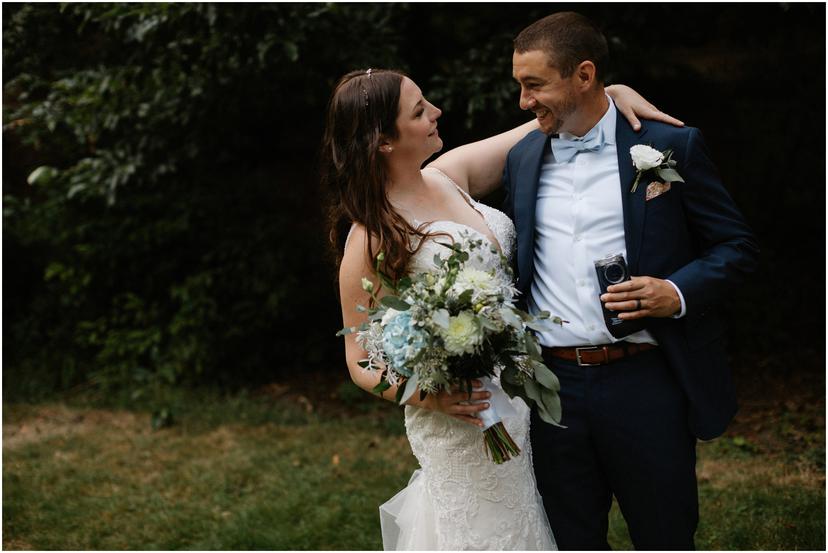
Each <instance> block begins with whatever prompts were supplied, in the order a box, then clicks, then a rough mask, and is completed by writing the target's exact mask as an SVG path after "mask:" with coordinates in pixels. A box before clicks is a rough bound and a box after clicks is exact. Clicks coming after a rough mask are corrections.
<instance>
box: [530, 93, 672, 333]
mask: <svg viewBox="0 0 828 553" xmlns="http://www.w3.org/2000/svg"><path fill="white" fill-rule="evenodd" d="M607 99H608V101H609V108H608V109H607V111H606V113H605V114H604V116H603V117H602V118H601V120H600V121H599V122H598V124H597V125H596V126H601V127H603V128H602V129H599V130H600V131H603V134H604V137H605V140H604V143H605V145H604V147H603V148H601V150H599V151H594V152H590V151H584V152H579V153H577V154H575V156H574V157H573V158H572V159H571V160H569V161H568V162H566V163H560V162H556V160H555V157H554V154H553V153H552V151H551V150H549V152H548V153H547V154H546V155H545V157H544V159H543V165H542V167H541V172H540V182H539V184H538V193H537V205H536V207H535V209H536V212H535V251H534V261H535V273H534V277H533V279H532V287H531V293H530V296H529V311H530V312H531V313H538V312H540V311H549V312H550V313H551V314H552V315H553V316H554V315H557V316H559V317H561V318H562V319H564V320H567V321H569V322H568V323H566V324H564V325H563V327H558V326H556V327H555V328H554V329H553V330H550V331H547V332H541V333H539V339H540V343H541V344H543V345H544V346H547V347H573V346H585V345H598V344H608V343H613V342H618V341H619V340H618V339H616V338H614V337H613V336H612V334H610V332H609V330H607V327H606V324H605V323H604V316H603V312H602V309H601V300H600V299H599V295H600V293H599V288H598V279H597V276H596V274H595V261H596V260H598V259H601V258H604V257H606V256H607V255H611V254H617V253H620V254H623V255H624V258H625V259H626V258H627V246H626V241H625V239H624V210H623V205H622V201H621V181H620V177H619V173H618V155H617V148H616V145H615V122H616V116H617V111H616V109H615V105H614V104H613V102H612V99H610V98H609V97H607ZM561 137H562V138H570V139H571V138H577V137H573V136H571V135H567V134H566V133H561ZM668 282H669V281H668ZM671 284H673V283H671ZM673 286H674V287H675V288H676V291H677V292H678V294H679V298H680V300H681V304H682V309H681V312H680V313H679V315H678V316H683V315H684V313H685V305H684V298H683V297H682V295H681V291H679V290H678V287H676V286H675V284H673ZM623 340H625V341H627V342H633V343H643V342H646V343H650V344H655V345H657V342H656V340H655V338H653V336H652V334H650V333H649V332H648V331H646V330H642V331H640V332H636V333H634V334H631V335H629V336H626V337H624V338H623Z"/></svg>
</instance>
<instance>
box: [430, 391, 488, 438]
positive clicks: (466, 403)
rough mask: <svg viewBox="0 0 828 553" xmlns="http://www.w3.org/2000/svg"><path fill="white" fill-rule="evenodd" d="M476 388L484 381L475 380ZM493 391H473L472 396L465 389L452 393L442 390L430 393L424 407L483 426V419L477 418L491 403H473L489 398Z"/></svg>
mask: <svg viewBox="0 0 828 553" xmlns="http://www.w3.org/2000/svg"><path fill="white" fill-rule="evenodd" d="M472 386H473V387H474V388H481V387H482V386H483V383H482V382H480V381H479V380H473V381H472ZM491 395H492V394H491V393H489V392H487V391H486V390H479V391H476V392H472V393H471V396H469V394H468V393H467V392H465V391H463V390H454V391H452V392H451V393H449V392H446V391H441V392H440V393H439V394H436V395H435V394H429V395H428V396H426V399H425V400H423V403H422V407H425V408H426V409H431V410H432V411H438V412H440V413H443V414H445V415H449V416H450V417H454V418H455V419H458V420H461V421H463V422H466V423H468V424H473V425H474V426H477V427H480V428H482V427H483V421H481V420H480V419H479V418H477V413H479V412H480V411H483V410H485V409H488V408H489V403H488V402H485V403H471V402H476V401H482V400H486V399H489V398H490V397H491Z"/></svg>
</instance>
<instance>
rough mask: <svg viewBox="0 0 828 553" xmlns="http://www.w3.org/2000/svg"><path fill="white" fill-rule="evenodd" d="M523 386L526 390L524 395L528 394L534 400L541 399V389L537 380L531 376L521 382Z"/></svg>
mask: <svg viewBox="0 0 828 553" xmlns="http://www.w3.org/2000/svg"><path fill="white" fill-rule="evenodd" d="M523 388H524V389H525V390H526V395H527V396H529V398H531V399H533V400H535V401H536V402H539V401H540V400H541V389H540V386H538V383H537V382H535V381H534V380H532V379H531V378H527V379H526V382H524V383H523Z"/></svg>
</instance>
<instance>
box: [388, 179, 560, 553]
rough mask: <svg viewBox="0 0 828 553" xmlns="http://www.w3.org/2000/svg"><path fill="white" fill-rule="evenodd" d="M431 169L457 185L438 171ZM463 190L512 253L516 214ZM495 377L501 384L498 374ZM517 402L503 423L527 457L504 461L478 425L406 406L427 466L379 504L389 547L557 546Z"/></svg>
mask: <svg viewBox="0 0 828 553" xmlns="http://www.w3.org/2000/svg"><path fill="white" fill-rule="evenodd" d="M427 171H434V173H435V174H439V176H440V178H443V179H446V180H449V181H450V182H451V183H452V184H454V182H453V181H451V180H450V179H449V178H448V177H447V176H446V175H445V174H443V173H442V172H440V171H437V170H436V169H427ZM454 186H457V185H456V184H455V185H454ZM457 190H458V191H459V193H461V194H463V196H464V197H465V198H466V199H467V201H468V202H469V203H470V205H471V206H472V207H473V208H474V209H475V210H476V211H478V212H479V213H480V214H481V215H482V217H483V219H484V220H485V222H486V225H487V226H488V228H489V230H490V231H491V233H492V235H493V236H494V237H495V238H496V239H497V241H498V243H499V244H500V246H501V248H502V251H503V254H504V255H506V256H507V258H510V256H511V255H512V252H513V250H514V245H515V236H516V234H515V227H514V224H513V223H512V221H511V220H510V219H509V217H507V216H506V215H505V214H504V213H502V212H500V211H498V210H496V209H493V208H491V207H489V206H487V205H484V204H481V203H477V202H475V201H474V200H473V199H472V198H471V197H470V196H468V194H466V193H465V192H464V191H463V190H462V189H461V188H460V187H457ZM428 228H429V230H431V231H442V232H447V233H449V234H451V235H452V236H455V237H456V236H459V233H461V232H472V233H474V234H477V235H479V236H480V237H482V238H487V237H486V236H484V235H481V234H480V233H479V232H478V231H476V230H475V229H472V228H470V227H468V226H465V225H462V224H460V223H455V222H452V221H435V222H433V223H431V224H430V225H429V227H428ZM438 239H439V238H438ZM487 239H488V238H487ZM446 252H447V250H446V249H445V248H444V247H443V246H440V245H439V244H436V243H435V242H434V239H430V240H428V242H426V243H425V244H424V245H423V247H422V248H421V249H420V250H419V252H417V254H416V255H415V256H414V258H413V259H412V262H411V264H410V267H411V271H410V272H412V273H416V272H421V271H426V270H430V269H431V268H432V267H433V265H432V264H433V258H434V255H435V254H440V255H441V256H443V257H446V256H447V253H446ZM475 257H476V256H472V258H471V259H470V260H469V262H476V263H479V264H481V265H482V266H480V267H479V268H481V269H484V270H490V269H491V268H493V267H495V266H497V265H496V264H497V263H499V261H498V256H497V254H493V253H490V252H489V251H488V249H486V248H484V255H483V257H482V258H481V259H475ZM494 382H495V384H497V385H498V386H499V383H498V381H497V379H494ZM507 401H508V399H507ZM511 403H512V406H513V407H514V410H515V411H516V416H511V417H507V418H504V421H503V422H504V425H505V426H506V429H507V430H508V432H509V434H510V435H511V436H512V438H513V439H514V441H515V443H516V444H517V445H518V447H520V449H521V454H520V455H518V456H517V457H513V458H512V459H511V460H510V461H506V462H505V463H503V464H501V465H496V464H494V463H493V462H492V461H491V460H490V459H489V458H488V457H487V456H486V451H485V449H484V444H483V433H482V431H481V430H480V429H479V428H476V427H474V426H472V425H470V424H468V423H465V422H461V421H459V420H457V419H455V418H452V417H449V416H447V415H443V414H442V413H437V412H434V411H430V410H427V409H421V408H418V407H412V406H406V408H405V428H406V434H407V435H408V440H409V442H410V444H411V450H412V451H413V453H414V455H415V457H417V460H418V461H419V463H420V467H421V468H420V469H418V470H417V471H415V472H414V475H413V476H412V477H411V480H410V481H409V483H408V486H407V487H406V488H405V489H403V490H402V491H400V492H399V493H398V494H397V495H395V496H394V497H393V498H392V499H390V500H389V501H388V502H386V503H385V504H383V505H382V506H381V507H380V521H381V524H382V538H383V549H385V550H386V551H387V550H469V549H473V550H547V551H548V550H553V549H557V547H556V546H555V540H554V538H553V536H552V531H551V530H550V528H549V523H548V522H547V519H546V513H545V512H544V510H543V505H542V503H541V498H540V495H539V494H538V492H537V487H536V484H535V476H534V473H533V470H532V448H531V446H530V443H529V408H528V407H527V406H526V404H525V403H524V402H523V401H522V400H521V399H519V398H516V399H513V400H511Z"/></svg>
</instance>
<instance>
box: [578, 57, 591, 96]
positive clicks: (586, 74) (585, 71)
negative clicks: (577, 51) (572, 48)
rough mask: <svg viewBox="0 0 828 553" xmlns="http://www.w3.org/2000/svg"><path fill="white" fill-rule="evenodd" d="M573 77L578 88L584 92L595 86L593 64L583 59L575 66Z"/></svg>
mask: <svg viewBox="0 0 828 553" xmlns="http://www.w3.org/2000/svg"><path fill="white" fill-rule="evenodd" d="M574 77H575V79H576V83H577V85H578V88H580V89H581V91H582V92H586V91H588V90H589V89H591V88H592V87H593V86H595V64H594V63H592V62H591V61H589V60H584V61H582V62H581V63H579V64H578V67H576V68H575V72H574Z"/></svg>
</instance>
